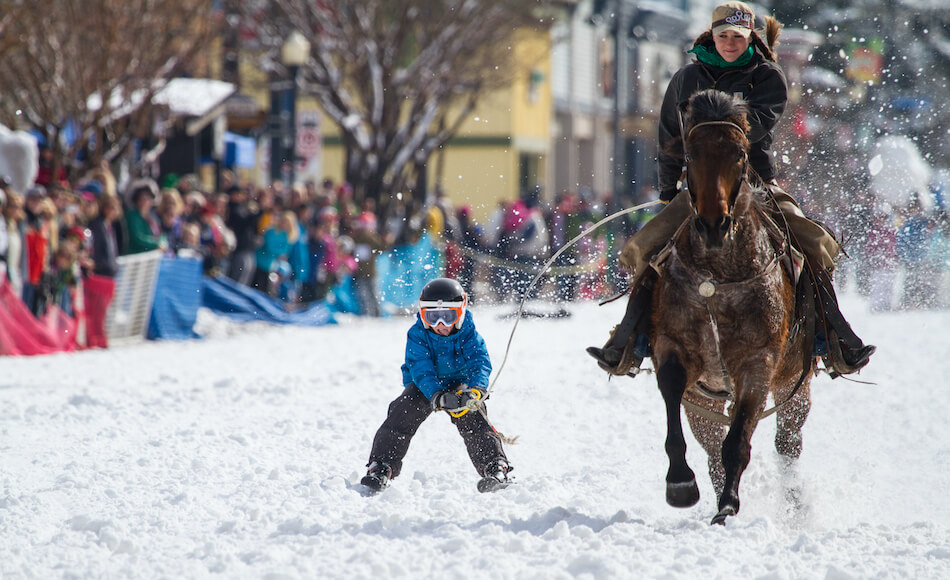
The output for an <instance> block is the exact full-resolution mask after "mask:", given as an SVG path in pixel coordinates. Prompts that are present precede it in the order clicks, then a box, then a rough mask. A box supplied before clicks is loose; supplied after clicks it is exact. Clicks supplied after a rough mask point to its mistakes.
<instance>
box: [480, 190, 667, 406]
mask: <svg viewBox="0 0 950 580" xmlns="http://www.w3.org/2000/svg"><path fill="white" fill-rule="evenodd" d="M661 203H663V202H662V201H660V200H655V201H648V202H646V203H641V204H640V205H635V206H633V207H628V208H627V209H622V210H620V211H618V212H616V213H613V214H610V215H609V216H607V217H605V218H604V219H602V220H600V221H599V222H597V223H595V224H594V225H592V226H590V227H589V228H587V229H586V230H584V231H582V232H581V233H579V234H577V235H576V236H574V238H573V239H572V240H571V241H569V242H567V243H566V244H564V245H563V246H561V248H560V249H559V250H558V251H557V252H555V253H554V255H553V256H551V257H550V258H549V259H548V261H547V262H545V263H544V265H543V266H541V270H540V271H539V272H538V273H537V274H536V275H535V276H534V279H533V280H531V284H529V285H528V288H527V289H526V290H525V291H524V294H522V296H521V303H520V304H519V305H518V314H517V315H516V316H515V324H514V326H512V327H511V334H510V335H509V336H508V345H507V346H506V347H505V356H504V358H502V360H501V365H500V366H499V367H498V372H497V373H495V378H494V379H492V382H491V384H490V385H489V386H488V393H489V394H491V392H492V389H494V388H495V383H497V382H498V377H500V376H501V371H502V370H504V368H505V363H507V362H508V353H509V352H510V351H511V342H512V340H514V338H515V330H517V329H518V322H520V321H521V313H522V312H523V311H524V303H525V301H527V299H528V296H530V295H531V289H532V288H534V285H535V284H537V283H538V280H540V279H541V276H543V275H544V273H545V272H547V270H548V268H550V267H551V264H553V263H554V261H555V260H557V259H558V258H559V257H560V256H561V254H563V253H564V252H565V251H567V249H568V248H570V247H571V246H573V245H574V244H576V243H577V242H579V241H580V240H581V239H583V238H584V237H586V236H587V235H588V234H589V233H591V232H592V231H594V230H596V229H597V228H599V227H600V226H602V225H604V224H605V223H607V222H609V221H612V220H615V219H617V218H618V217H620V216H624V215H627V214H628V213H633V212H635V211H640V210H641V209H646V208H648V207H653V206H655V205H659V204H661ZM471 402H472V403H477V401H471Z"/></svg>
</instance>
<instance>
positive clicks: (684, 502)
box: [666, 479, 699, 508]
mask: <svg viewBox="0 0 950 580" xmlns="http://www.w3.org/2000/svg"><path fill="white" fill-rule="evenodd" d="M698 501H699V486H698V485H696V480H695V479H693V480H692V481H684V482H681V483H667V484H666V503H668V504H670V505H671V506H673V507H677V508H688V507H692V506H694V505H696V502H698Z"/></svg>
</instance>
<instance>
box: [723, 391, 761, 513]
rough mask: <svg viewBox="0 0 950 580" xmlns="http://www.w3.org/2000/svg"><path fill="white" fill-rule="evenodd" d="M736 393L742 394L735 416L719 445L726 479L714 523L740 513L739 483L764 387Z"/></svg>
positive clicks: (757, 419) (746, 461)
mask: <svg viewBox="0 0 950 580" xmlns="http://www.w3.org/2000/svg"><path fill="white" fill-rule="evenodd" d="M737 390H738V392H739V393H744V395H743V396H740V397H739V400H738V401H737V403H736V415H735V417H733V420H732V426H731V427H730V428H729V433H728V434H727V435H726V438H725V440H723V442H722V465H723V467H724V468H725V471H726V479H725V482H724V484H723V489H722V494H721V495H720V496H719V513H717V514H716V516H715V517H714V518H713V519H712V522H711V523H713V524H725V523H726V518H727V517H729V516H734V515H736V514H737V513H739V480H740V479H741V478H742V472H744V471H745V468H746V467H748V465H749V460H750V459H751V457H752V433H753V432H754V431H755V426H756V424H757V423H758V421H759V413H760V412H761V411H762V402H763V400H764V398H765V393H764V391H765V388H764V386H763V387H762V389H761V391H763V392H761V393H760V392H758V391H755V390H754V388H753V389H749V388H743V387H742V386H741V385H740V386H739V387H738V389H737Z"/></svg>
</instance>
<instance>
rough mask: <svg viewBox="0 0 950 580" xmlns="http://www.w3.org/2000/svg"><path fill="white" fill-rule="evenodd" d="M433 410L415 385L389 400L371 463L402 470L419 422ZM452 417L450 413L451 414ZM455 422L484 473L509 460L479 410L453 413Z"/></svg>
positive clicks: (478, 466) (374, 441)
mask: <svg viewBox="0 0 950 580" xmlns="http://www.w3.org/2000/svg"><path fill="white" fill-rule="evenodd" d="M431 414H432V408H431V406H430V404H429V399H427V398H426V396H425V395H423V394H422V391H420V390H419V388H418V387H416V385H414V384H411V385H409V386H407V387H406V388H405V389H404V390H403V392H402V394H401V395H399V397H397V398H396V399H395V400H394V401H393V402H392V403H390V404H389V413H388V414H387V415H386V420H385V421H383V424H382V425H380V427H379V430H378V431H376V437H374V438H373V449H372V451H370V454H369V463H372V462H374V461H377V462H379V463H386V464H387V465H389V467H391V468H392V470H393V474H392V477H396V476H397V475H399V472H400V471H402V460H403V458H404V457H405V456H406V452H408V451H409V442H410V441H411V440H412V436H413V435H415V434H416V431H417V430H418V429H419V425H422V422H423V421H425V420H426V419H427V418H428V417H429V415H431ZM450 417H451V416H450ZM451 419H452V423H453V424H454V425H455V427H456V428H457V429H458V431H459V435H461V436H462V440H463V441H464V442H465V448H466V449H467V450H468V456H469V458H470V459H471V460H472V465H474V466H475V469H476V471H478V474H479V475H481V476H484V475H485V469H486V468H487V467H489V466H492V465H495V464H497V463H498V461H504V462H505V463H507V462H508V458H507V457H506V456H505V450H504V449H503V448H502V444H501V437H499V436H498V432H497V431H495V429H494V428H493V427H492V426H491V425H490V424H489V423H488V421H486V420H485V418H484V417H482V414H481V413H479V412H477V411H474V410H473V411H469V412H468V413H465V414H464V415H462V416H461V417H451ZM367 465H369V464H367Z"/></svg>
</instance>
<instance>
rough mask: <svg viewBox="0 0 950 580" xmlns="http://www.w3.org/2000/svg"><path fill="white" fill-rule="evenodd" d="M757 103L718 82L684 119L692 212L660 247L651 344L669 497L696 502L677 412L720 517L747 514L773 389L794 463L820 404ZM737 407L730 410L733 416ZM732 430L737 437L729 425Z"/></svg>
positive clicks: (782, 437) (782, 450)
mask: <svg viewBox="0 0 950 580" xmlns="http://www.w3.org/2000/svg"><path fill="white" fill-rule="evenodd" d="M747 115H748V107H747V105H746V103H745V102H744V101H743V100H742V99H741V98H738V97H733V96H731V95H727V94H725V93H723V92H720V91H717V90H714V89H710V90H705V91H701V92H698V93H696V94H695V95H693V96H692V97H691V98H690V100H689V102H688V108H687V113H686V119H685V125H684V133H683V134H684V135H685V137H684V141H683V143H684V151H685V166H686V175H685V179H684V185H683V189H682V190H681V192H680V194H679V195H688V196H689V203H690V206H691V208H692V211H691V216H690V217H689V218H688V219H687V220H686V221H685V222H684V223H683V224H682V225H681V226H680V227H679V229H678V230H677V232H676V234H675V235H674V236H673V238H672V240H671V242H670V244H669V245H668V246H667V247H666V248H665V249H664V250H663V252H661V254H665V255H666V259H664V260H663V261H662V262H661V263H657V260H656V259H655V260H654V263H655V267H656V268H657V271H658V273H659V276H658V278H657V282H656V286H655V290H654V293H653V319H652V328H651V331H650V342H651V347H652V349H653V357H654V358H653V364H654V368H655V369H656V371H655V372H656V378H657V384H658V386H659V390H660V392H661V394H662V396H663V400H664V403H665V406H666V416H667V417H666V418H667V437H666V453H667V456H668V457H669V471H668V472H667V475H666V501H667V503H669V504H670V505H672V506H674V507H684V508H685V507H690V506H692V505H695V504H696V503H697V502H698V501H699V487H698V486H697V484H696V477H695V474H694V473H693V471H692V469H690V467H689V465H688V463H687V461H686V441H685V439H684V436H683V428H682V424H681V419H680V407H681V406H683V407H684V409H685V412H686V417H687V420H688V422H689V425H690V428H691V430H692V432H693V435H694V436H695V438H696V439H697V441H698V442H699V443H700V444H701V445H702V447H703V448H704V449H705V451H706V453H707V454H708V469H709V475H710V478H711V479H712V482H713V487H714V489H715V491H716V494H717V496H718V510H719V511H718V513H717V514H716V515H715V517H714V518H713V519H712V522H711V525H712V524H723V525H724V524H725V521H726V519H727V518H728V517H730V516H734V515H735V514H737V513H738V512H739V480H740V479H741V477H742V473H743V471H744V470H745V469H746V467H747V466H748V465H749V461H750V458H751V444H750V441H751V438H752V434H753V432H754V431H755V428H756V425H757V423H758V422H759V420H760V419H761V418H763V416H764V415H765V414H766V413H769V412H767V411H765V405H766V400H767V396H768V394H769V393H771V394H772V397H773V401H775V404H776V407H773V408H772V409H771V410H770V411H771V412H777V413H776V414H777V422H778V424H777V432H776V435H775V442H774V443H775V448H776V450H777V451H778V453H779V454H780V455H781V456H783V457H784V458H785V459H786V460H787V461H788V462H789V465H792V464H793V463H794V460H795V459H796V458H798V456H799V455H800V454H801V451H802V427H803V425H804V423H805V420H806V418H807V416H808V411H809V409H810V407H811V398H810V382H811V378H812V377H813V376H814V370H815V369H814V359H813V358H812V357H811V348H812V345H811V339H810V338H808V336H807V333H806V332H801V331H800V330H801V329H800V328H798V327H800V325H796V321H798V320H799V319H800V316H798V315H797V314H796V307H795V286H794V285H793V283H792V280H791V274H790V273H789V271H788V270H787V269H786V268H783V267H782V261H783V256H784V255H785V251H786V250H787V246H786V245H785V244H787V242H786V241H785V240H786V236H785V235H784V234H783V232H782V230H781V228H780V227H779V226H778V225H776V224H775V222H774V221H772V220H770V219H769V216H770V211H769V208H768V206H767V196H766V195H765V194H764V192H763V190H760V189H756V188H755V187H753V186H752V185H751V183H750V181H749V175H748V171H749V161H748V151H749V140H748V134H749V128H750V126H749V123H748V120H747ZM727 402H729V409H728V411H727V413H728V415H727V414H726V413H725V412H724V409H725V407H726V403H727ZM726 427H728V432H726Z"/></svg>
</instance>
